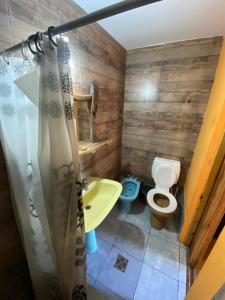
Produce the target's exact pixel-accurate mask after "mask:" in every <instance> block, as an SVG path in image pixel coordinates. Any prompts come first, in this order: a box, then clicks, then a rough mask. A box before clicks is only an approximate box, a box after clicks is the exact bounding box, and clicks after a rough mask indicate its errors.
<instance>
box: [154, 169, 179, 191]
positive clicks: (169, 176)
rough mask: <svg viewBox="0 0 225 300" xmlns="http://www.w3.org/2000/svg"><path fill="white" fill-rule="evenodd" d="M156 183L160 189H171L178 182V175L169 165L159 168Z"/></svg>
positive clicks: (155, 178)
mask: <svg viewBox="0 0 225 300" xmlns="http://www.w3.org/2000/svg"><path fill="white" fill-rule="evenodd" d="M154 181H155V183H156V185H157V186H158V187H160V188H170V187H171V186H172V185H173V184H174V183H175V182H176V174H175V172H174V170H173V169H172V168H171V166H169V165H161V166H159V167H158V168H157V170H156V173H155V177H154Z"/></svg>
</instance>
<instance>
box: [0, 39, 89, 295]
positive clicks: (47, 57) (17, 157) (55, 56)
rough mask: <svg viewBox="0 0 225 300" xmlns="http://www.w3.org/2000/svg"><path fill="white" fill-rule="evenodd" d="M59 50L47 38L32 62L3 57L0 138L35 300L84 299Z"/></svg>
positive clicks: (65, 55) (71, 133) (71, 122)
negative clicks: (7, 59) (41, 49)
mask: <svg viewBox="0 0 225 300" xmlns="http://www.w3.org/2000/svg"><path fill="white" fill-rule="evenodd" d="M57 44H58V46H57V47H55V46H53V45H52V44H51V43H50V42H49V40H48V38H46V37H44V38H43V41H42V48H43V53H42V54H37V55H36V56H35V58H34V61H35V64H33V62H31V61H29V60H28V59H27V57H23V59H21V58H15V57H11V58H10V59H9V65H7V64H6V63H5V61H4V60H3V59H2V58H0V138H1V143H2V146H3V150H4V154H5V158H6V163H7V169H8V174H9V181H10V187H11V191H12V202H13V207H14V212H15V216H16V220H17V224H18V228H19V231H20V234H21V239H22V242H23V245H24V249H25V253H26V257H27V261H28V265H29V270H30V274H31V279H32V283H33V287H34V290H35V297H36V299H38V300H39V299H43V300H45V299H46V300H47V299H48V300H51V299H68V300H70V299H72V300H73V299H86V298H87V292H86V278H85V276H86V275H85V242H84V240H85V236H84V217H83V203H82V187H81V182H80V176H79V156H78V152H77V141H76V132H75V126H76V123H75V115H74V110H73V97H72V80H71V75H70V68H69V60H70V51H69V46H68V42H67V41H66V40H65V39H64V38H62V37H60V38H58V39H57ZM35 76H36V77H35ZM34 78H37V79H39V82H38V80H37V82H36V83H35V84H33V82H34ZM32 80H33V81H32ZM24 83H26V84H24ZM38 85H39V89H36V92H35V87H37V86H38ZM18 87H19V88H18Z"/></svg>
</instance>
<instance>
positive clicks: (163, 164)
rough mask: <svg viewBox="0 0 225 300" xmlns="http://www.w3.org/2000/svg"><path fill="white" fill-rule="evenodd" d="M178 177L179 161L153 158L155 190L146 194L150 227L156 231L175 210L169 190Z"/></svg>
mask: <svg viewBox="0 0 225 300" xmlns="http://www.w3.org/2000/svg"><path fill="white" fill-rule="evenodd" d="M179 175H180V162H179V161H177V160H171V159H165V158H160V157H155V159H154V162H153V165H152V177H153V179H154V181H155V188H154V189H152V190H150V191H149V192H148V194H147V202H148V204H149V206H150V208H151V225H152V226H153V227H154V228H156V229H162V228H163V227H164V224H165V220H166V217H168V216H170V215H171V214H173V213H174V212H175V211H176V209H177V200H176V198H175V197H174V196H173V195H172V194H171V193H170V191H169V189H170V188H171V187H172V186H173V185H174V184H175V183H177V181H178V178H179Z"/></svg>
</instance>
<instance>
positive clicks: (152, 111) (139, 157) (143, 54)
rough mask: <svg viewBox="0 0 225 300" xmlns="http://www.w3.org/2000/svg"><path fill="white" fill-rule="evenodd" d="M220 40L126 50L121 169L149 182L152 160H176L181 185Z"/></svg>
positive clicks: (198, 127) (210, 82)
mask: <svg viewBox="0 0 225 300" xmlns="http://www.w3.org/2000/svg"><path fill="white" fill-rule="evenodd" d="M221 43H222V38H221V37H215V38H208V39H196V40H190V41H184V42H176V43H169V44H164V45H159V46H153V47H145V48H139V49H134V50H130V51H128V55H127V63H126V81H125V103H124V125H123V147H122V171H123V173H131V174H134V175H138V176H140V177H141V178H142V179H143V180H145V181H149V180H150V171H151V165H152V161H153V159H154V157H155V156H161V157H164V158H169V159H177V160H180V161H181V165H182V169H181V175H180V180H179V184H180V185H183V183H184V181H185V177H186V174H187V170H188V168H189V166H190V162H191V159H192V156H193V152H194V149H195V145H196V140H197V137H198V134H199V131H200V128H201V125H202V120H203V117H204V112H205V109H206V105H207V102H208V98H209V93H210V90H211V87H212V83H213V79H214V75H215V70H216V66H217V61H218V56H219V53H220V48H221Z"/></svg>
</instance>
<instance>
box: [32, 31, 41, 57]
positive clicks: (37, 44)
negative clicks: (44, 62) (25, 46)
mask: <svg viewBox="0 0 225 300" xmlns="http://www.w3.org/2000/svg"><path fill="white" fill-rule="evenodd" d="M40 40H42V33H41V32H39V31H38V32H37V33H36V34H35V36H34V43H35V47H36V49H37V51H38V52H39V53H43V49H42V47H41V44H40V43H39V42H40Z"/></svg>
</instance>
